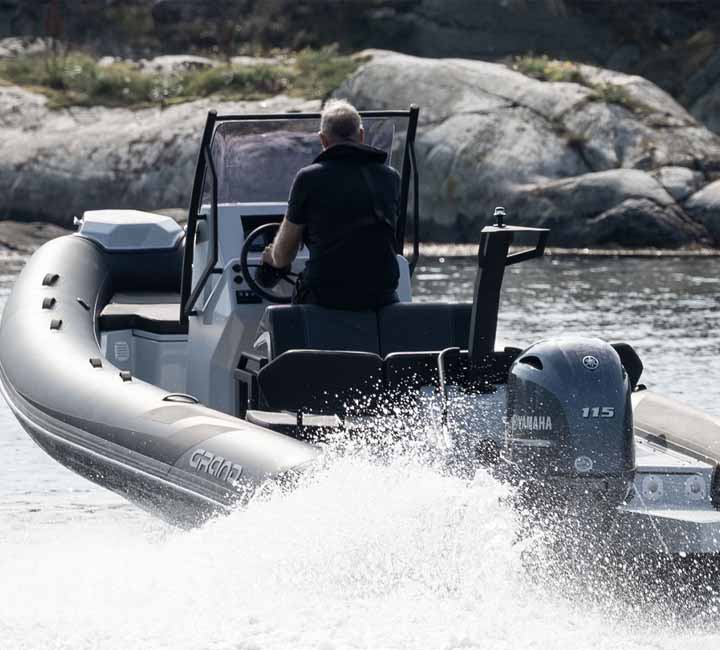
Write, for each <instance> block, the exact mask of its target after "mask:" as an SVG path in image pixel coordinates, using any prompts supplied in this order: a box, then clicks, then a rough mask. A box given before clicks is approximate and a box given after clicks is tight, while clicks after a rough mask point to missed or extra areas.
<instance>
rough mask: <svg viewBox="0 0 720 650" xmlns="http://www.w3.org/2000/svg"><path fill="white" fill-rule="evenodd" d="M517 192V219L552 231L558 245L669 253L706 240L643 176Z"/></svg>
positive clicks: (614, 174)
mask: <svg viewBox="0 0 720 650" xmlns="http://www.w3.org/2000/svg"><path fill="white" fill-rule="evenodd" d="M519 189H521V190H522V191H521V194H520V196H521V198H520V199H519V200H518V201H517V202H516V204H515V206H514V207H515V212H514V215H513V216H514V218H516V219H517V221H519V222H520V223H524V224H532V225H537V226H540V227H544V228H551V229H552V233H551V243H553V244H555V245H559V246H573V247H577V246H607V245H611V244H615V245H619V246H629V247H636V246H657V247H660V248H668V247H674V246H681V245H686V244H690V243H693V242H703V241H705V239H706V238H707V232H706V231H705V229H704V228H703V227H702V226H700V225H699V224H698V223H696V222H694V221H693V220H691V219H690V218H688V217H687V215H685V214H684V213H683V211H682V210H681V209H680V207H679V206H678V205H677V204H676V203H675V201H674V199H673V197H672V196H671V195H670V194H669V193H668V192H667V191H666V190H665V189H664V188H663V187H662V186H661V185H660V184H659V183H658V182H657V181H656V180H655V179H654V178H653V177H652V176H651V175H650V174H648V173H646V172H644V171H641V170H637V169H614V170H609V171H605V172H596V173H592V174H584V175H582V176H578V177H575V178H567V179H563V180H560V181H553V182H550V183H545V184H541V185H535V186H528V187H524V188H519ZM643 233H644V234H643Z"/></svg>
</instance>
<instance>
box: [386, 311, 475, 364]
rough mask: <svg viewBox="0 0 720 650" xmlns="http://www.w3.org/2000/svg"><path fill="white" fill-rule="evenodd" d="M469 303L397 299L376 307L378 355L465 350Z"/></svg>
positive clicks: (468, 325) (467, 336)
mask: <svg viewBox="0 0 720 650" xmlns="http://www.w3.org/2000/svg"><path fill="white" fill-rule="evenodd" d="M471 313H472V305H470V304H464V303H442V302H426V303H422V302H397V303H395V304H393V305H388V306H387V307H383V308H382V309H380V310H378V314H377V319H378V332H379V339H380V354H381V355H382V356H383V357H385V356H387V355H389V354H392V353H393V352H423V351H428V350H430V351H440V350H444V349H445V348H452V347H458V348H462V349H466V348H467V346H468V339H469V335H470V315H471Z"/></svg>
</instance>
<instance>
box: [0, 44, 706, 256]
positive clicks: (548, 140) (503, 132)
mask: <svg viewBox="0 0 720 650" xmlns="http://www.w3.org/2000/svg"><path fill="white" fill-rule="evenodd" d="M367 54H368V56H369V61H368V62H367V63H365V64H363V65H362V66H361V67H360V68H359V69H358V71H357V72H356V73H355V74H354V75H353V76H352V77H351V78H350V79H348V80H347V81H346V82H345V83H344V84H343V86H342V87H341V88H340V89H338V91H337V94H338V95H340V96H344V97H347V98H349V99H350V100H352V101H353V102H354V103H355V104H356V105H358V106H359V107H360V108H398V107H407V106H409V105H410V104H411V103H418V104H420V105H421V112H420V124H419V129H418V137H417V146H416V150H417V155H418V161H419V165H420V170H421V194H420V206H421V214H422V217H423V224H422V225H423V238H424V239H425V240H426V241H429V240H436V241H454V242H462V241H475V240H477V238H478V235H479V232H480V230H481V229H482V227H483V226H484V225H486V224H488V223H490V221H491V215H492V212H493V208H494V206H496V205H504V206H505V207H506V208H507V209H508V212H509V215H510V216H509V221H511V222H513V221H514V222H519V223H523V224H526V225H538V226H550V227H552V228H553V235H552V240H551V242H552V243H554V244H556V245H568V246H573V247H577V246H613V245H617V246H627V247H635V246H657V247H679V246H702V245H716V246H720V220H719V219H718V217H717V216H716V215H717V214H718V213H719V212H720V211H719V210H718V209H717V207H716V206H718V205H720V188H718V187H716V186H717V184H718V182H720V181H718V182H714V181H716V180H717V179H718V178H720V137H718V136H716V135H714V134H713V133H711V132H710V131H708V130H707V129H705V128H703V127H702V126H700V125H699V124H698V123H697V122H696V121H695V120H694V119H693V118H692V117H691V116H690V115H689V114H688V113H687V111H685V109H683V108H682V107H681V106H680V105H679V104H677V103H676V102H675V101H674V100H673V99H672V98H671V97H670V96H669V95H668V94H667V93H665V92H663V91H662V90H660V89H659V88H658V87H657V86H655V85H653V84H652V83H650V82H648V81H647V80H645V79H642V78H640V77H635V76H627V75H623V74H620V73H615V72H610V71H607V70H603V69H600V68H596V67H592V66H580V67H579V68H578V70H579V74H577V75H575V76H574V79H575V80H574V81H573V82H544V81H538V80H536V79H532V78H529V77H527V76H525V75H523V74H521V73H520V72H518V71H516V70H514V69H512V68H511V67H508V66H506V65H503V64H497V63H486V62H481V61H469V60H462V59H445V60H440V59H421V58H416V57H412V56H407V55H402V54H397V53H393V52H383V51H371V52H368V53H367ZM0 106H1V107H2V110H0V215H1V216H2V217H3V218H5V219H7V218H16V219H22V220H44V221H51V222H54V223H57V224H60V225H64V226H69V225H70V224H71V223H72V218H73V216H76V215H77V216H79V215H80V214H82V212H83V211H84V210H88V209H93V208H103V207H105V208H123V207H128V208H137V209H142V210H156V209H159V208H168V207H170V208H177V207H180V208H182V207H184V206H187V204H188V201H189V194H190V188H191V184H192V177H193V170H194V166H195V161H196V157H197V147H198V144H199V137H200V133H201V131H202V126H203V123H204V120H205V116H206V114H207V111H208V110H209V109H210V108H216V109H218V110H219V111H220V112H233V113H238V112H240V113H242V112H262V111H272V112H282V111H288V110H317V109H318V108H319V103H318V102H305V101H303V100H299V99H291V98H287V97H282V96H280V97H276V98H274V99H272V100H268V101H265V102H241V103H227V102H225V103H223V102H217V101H213V100H212V99H209V100H202V101H198V102H191V103H188V104H182V105H175V106H170V107H167V108H164V109H161V108H153V109H143V110H139V111H131V110H127V109H108V108H75V109H64V110H60V111H51V110H49V109H48V108H47V105H46V100H45V98H44V97H43V96H41V95H38V94H35V93H32V92H29V91H27V90H23V89H20V88H17V87H13V86H0ZM298 137H299V136H298ZM298 137H295V135H293V134H285V135H284V136H282V137H281V135H280V134H278V135H277V136H276V137H274V138H269V139H268V138H265V139H259V140H258V141H257V142H255V141H253V140H252V139H247V140H246V141H245V142H244V143H243V147H244V148H243V150H242V153H241V154H238V156H237V161H236V162H237V164H236V165H235V164H234V169H235V176H233V179H234V180H233V181H232V187H233V188H234V191H237V192H239V193H240V194H243V192H242V189H243V188H244V187H247V189H248V192H251V194H248V196H252V197H253V199H252V200H277V199H278V198H279V197H277V196H275V194H274V193H273V191H272V189H273V188H271V187H268V182H269V181H268V179H271V178H273V175H277V174H278V173H279V174H282V175H283V176H284V177H287V178H292V174H293V173H294V172H295V171H296V169H297V167H298V166H300V165H301V164H303V162H304V161H305V160H307V159H308V157H309V155H310V154H309V153H308V151H310V149H312V147H314V146H317V143H316V142H315V141H314V138H313V142H309V141H306V140H303V139H302V138H300V139H298ZM283 138H284V139H283ZM293 138H295V139H293ZM261 140H262V141H261ZM309 148H310V149H309ZM293 152H294V153H293ZM289 153H293V155H289ZM223 192H224V189H222V188H221V197H222V196H224V194H223ZM244 195H245V194H243V196H244ZM266 195H267V196H266ZM235 196H237V194H236V195H235ZM263 197H265V198H263ZM230 199H232V197H228V200H230Z"/></svg>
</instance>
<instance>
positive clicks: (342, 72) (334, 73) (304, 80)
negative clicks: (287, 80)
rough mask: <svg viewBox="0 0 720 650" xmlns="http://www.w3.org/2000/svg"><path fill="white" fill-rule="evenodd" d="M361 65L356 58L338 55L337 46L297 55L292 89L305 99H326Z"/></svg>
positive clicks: (305, 50) (360, 61) (302, 51)
mask: <svg viewBox="0 0 720 650" xmlns="http://www.w3.org/2000/svg"><path fill="white" fill-rule="evenodd" d="M362 63H363V60H362V59H361V58H358V57H352V56H342V55H339V54H338V46H337V44H335V45H329V46H327V47H323V48H322V49H320V50H311V49H307V48H306V49H304V50H301V51H300V52H298V53H297V57H296V59H295V70H294V73H295V74H294V79H293V87H294V90H295V92H296V93H297V94H300V95H304V96H305V97H327V96H328V95H329V94H330V93H331V92H332V91H333V90H335V89H336V88H337V87H338V86H340V84H341V83H342V82H343V81H345V79H347V78H348V77H349V76H350V75H352V74H353V73H354V72H355V70H357V68H358V67H359V66H360V65H361V64H362Z"/></svg>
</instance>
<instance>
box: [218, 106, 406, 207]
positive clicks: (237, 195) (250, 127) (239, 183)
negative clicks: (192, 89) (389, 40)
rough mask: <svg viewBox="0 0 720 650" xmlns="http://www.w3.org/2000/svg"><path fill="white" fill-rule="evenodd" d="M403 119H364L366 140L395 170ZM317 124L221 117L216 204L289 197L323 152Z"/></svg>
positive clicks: (398, 165) (399, 162)
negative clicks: (305, 170)
mask: <svg viewBox="0 0 720 650" xmlns="http://www.w3.org/2000/svg"><path fill="white" fill-rule="evenodd" d="M407 122H408V120H407V118H405V117H372V118H368V117H365V118H363V126H364V127H365V143H366V144H369V145H372V146H373V147H377V148H378V149H382V150H384V151H386V152H387V154H388V164H389V165H391V166H392V167H394V168H395V169H397V170H398V171H400V168H401V166H402V156H403V147H404V144H405V133H406V131H407ZM319 128H320V120H319V119H315V118H296V119H292V118H290V119H277V120H274V119H273V120H247V121H245V120H243V121H228V122H221V123H220V124H219V125H218V127H217V128H216V129H215V133H214V135H213V140H212V156H213V161H214V163H215V169H216V172H217V175H218V203H254V202H269V201H287V198H288V193H289V191H290V185H291V184H292V181H293V178H294V177H295V174H296V173H297V171H298V170H299V169H300V168H301V167H305V166H306V165H309V164H310V163H312V161H313V160H314V159H315V157H316V156H317V155H318V154H319V153H320V151H321V146H320V139H319V138H318V135H317V133H318V130H319ZM206 189H207V184H206ZM208 201H209V197H206V198H205V202H208Z"/></svg>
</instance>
